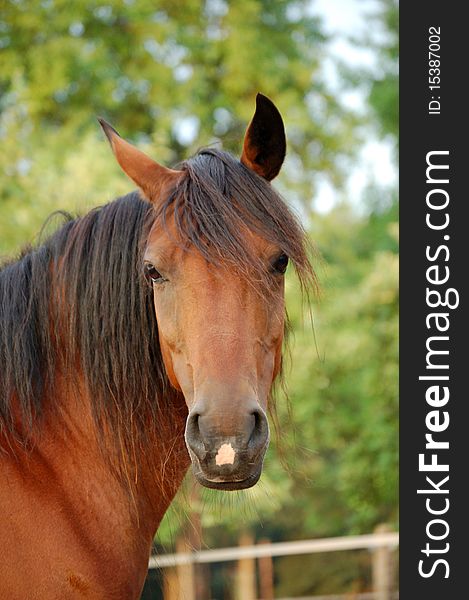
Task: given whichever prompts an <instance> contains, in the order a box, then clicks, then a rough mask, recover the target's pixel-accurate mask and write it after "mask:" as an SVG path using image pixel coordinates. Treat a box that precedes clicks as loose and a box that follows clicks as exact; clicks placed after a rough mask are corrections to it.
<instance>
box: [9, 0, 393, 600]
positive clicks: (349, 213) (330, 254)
mask: <svg viewBox="0 0 469 600" xmlns="http://www.w3.org/2000/svg"><path fill="white" fill-rule="evenodd" d="M397 61H398V7H397V2H396V1H395V0H307V1H304V0H298V1H290V0H272V1H270V0H234V1H232V2H229V1H228V0H205V1H196V0H103V1H98V0H74V1H73V2H70V1H69V0H0V173H1V186H0V257H4V256H7V255H12V254H15V253H17V252H18V251H19V249H20V248H21V247H22V246H23V245H25V244H29V243H34V242H35V241H36V240H37V237H38V233H39V231H40V228H41V225H42V223H43V222H44V220H45V219H46V217H47V215H48V214H49V213H50V212H52V211H54V210H57V209H65V210H68V211H71V212H72V213H84V212H86V211H87V210H89V209H91V208H92V207H94V206H97V205H100V204H104V203H106V202H108V201H110V200H112V199H113V198H114V197H116V196H117V195H120V194H124V193H127V192H128V191H130V190H131V189H132V185H131V184H130V183H129V181H128V180H127V179H126V178H125V176H124V175H123V174H121V172H120V170H119V168H118V167H117V165H116V163H115V160H114V158H113V156H112V154H111V152H110V151H109V148H108V144H107V143H106V141H105V140H104V139H103V135H102V133H101V132H100V130H99V127H98V125H97V121H96V116H97V115H100V116H103V117H104V118H106V120H108V121H109V122H111V123H112V124H113V125H114V126H115V127H116V128H117V129H118V131H119V132H120V133H121V135H123V136H125V137H126V138H127V139H129V140H130V141H132V142H133V143H135V144H138V146H139V147H140V148H142V149H144V150H146V151H147V152H148V153H150V154H151V155H152V156H153V157H154V158H155V159H156V160H158V161H160V162H163V163H165V164H167V165H171V164H174V163H176V162H178V161H179V160H181V159H184V158H187V157H189V156H190V155H191V154H192V153H194V152H195V151H196V150H197V149H198V148H199V147H201V146H204V145H209V144H222V145H223V147H224V148H225V149H227V150H230V151H232V152H234V153H235V154H237V155H239V154H240V151H241V145H242V140H243V135H244V131H245V128H246V125H247V123H248V121H249V119H250V118H251V116H252V114H253V111H254V101H255V95H256V93H257V92H258V91H261V92H262V93H264V94H266V95H267V96H269V97H270V98H272V99H273V101H274V102H275V103H276V105H277V106H278V108H279V109H280V112H281V113H282V115H283V118H284V121H285V126H286V132H287V138H288V155H287V159H286V162H285V166H284V168H283V170H282V173H281V175H280V176H279V178H278V180H276V181H275V182H274V185H275V186H276V187H277V189H279V190H280V191H281V193H282V194H283V195H284V197H285V198H286V200H287V201H288V202H289V203H291V205H292V206H293V207H294V209H295V210H296V211H297V213H298V214H299V215H300V218H301V219H302V222H303V223H304V224H305V227H306V228H307V230H308V232H309V233H310V235H311V238H312V240H313V241H314V244H315V246H316V248H317V249H318V257H317V258H316V260H315V263H316V269H317V272H318V275H319V279H320V283H321V295H320V298H317V299H314V301H313V303H312V315H313V321H314V323H313V326H312V325H311V320H310V316H309V309H308V306H305V304H304V303H302V302H301V298H300V294H299V290H298V287H297V285H296V282H295V279H294V276H293V274H292V273H289V274H288V278H287V305H288V311H289V315H290V319H291V322H292V330H293V331H292V335H291V340H290V342H291V352H290V358H289V360H287V368H286V374H287V384H288V390H289V401H287V399H286V398H284V397H283V396H282V394H280V395H279V399H278V412H279V419H280V426H279V431H280V435H279V436H277V439H275V437H276V436H275V435H274V436H273V438H274V439H273V441H272V444H271V448H270V449H269V452H268V455H267V459H266V463H265V470H264V474H263V476H262V479H261V482H260V484H258V485H257V486H256V487H255V488H253V489H252V490H247V491H245V492H236V493H229V494H228V493H225V494H221V493H217V492H210V491H209V490H202V489H201V488H198V487H196V486H195V485H194V484H193V482H192V481H191V479H190V477H189V478H188V480H187V481H186V483H185V485H184V487H183V489H182V490H181V493H180V494H179V496H178V498H177V500H176V501H175V502H174V504H173V506H172V507H171V509H170V511H169V512H168V514H167V515H166V517H165V520H164V522H163V524H162V526H161V528H160V530H159V532H158V535H157V538H156V540H155V552H158V553H171V552H174V551H176V550H179V551H181V549H182V550H184V551H188V550H192V549H207V548H221V547H229V546H236V545H238V544H239V543H242V544H248V545H249V544H252V543H257V542H259V541H262V540H264V541H265V540H268V541H270V542H281V541H291V540H303V539H312V538H328V537H335V536H353V535H357V534H368V533H372V532H373V531H374V530H375V529H376V528H377V527H378V528H381V529H383V524H385V525H384V529H388V530H392V531H395V530H397V525H398V504H397V500H398V442H397V439H398V437H397V436H398V423H397V414H398V398H397V384H398V371H397V360H398V355H397V335H398V255H397V252H398V238H397V219H398V208H397V176H396V163H397V126H398V114H397V105H398V88H397V78H398V66H397V64H398V63H397ZM392 556H393V559H392V561H391V562H392V564H394V563H395V558H396V556H395V551H393V555H392ZM374 558H375V553H373V552H370V551H369V550H366V549H365V550H350V551H346V552H345V551H339V552H328V553H315V554H304V555H301V556H296V555H292V556H279V557H276V558H274V559H273V560H271V561H270V562H268V563H265V562H264V563H263V566H262V565H261V564H259V565H257V567H256V565H255V564H254V566H252V565H251V567H249V566H248V567H247V571H246V572H247V573H248V574H247V575H245V577H248V578H249V577H251V587H252V586H254V588H256V590H257V591H255V592H252V594H254V596H255V595H257V597H261V598H269V597H276V598H287V597H288V598H313V597H321V598H323V597H326V598H329V597H330V598H347V599H352V598H372V597H373V598H376V599H378V597H379V600H384V599H386V600H387V599H388V598H390V597H391V595H387V596H385V595H383V596H378V595H374V596H371V595H369V593H370V592H371V590H372V589H373V585H374V584H373V577H374V574H373V560H374ZM245 566H246V565H245ZM389 568H390V569H391V570H392V574H391V576H390V577H391V579H390V581H391V583H390V584H389V585H390V586H391V587H392V589H393V590H395V588H396V587H397V583H396V575H395V564H394V566H390V567H389ZM249 569H251V575H249ZM181 573H182V572H181V570H179V571H178V570H177V569H166V570H158V569H152V570H151V571H150V574H149V578H148V581H147V584H146V587H145V590H144V593H143V596H142V597H143V598H162V597H163V594H164V597H165V598H166V599H167V598H187V600H192V599H193V598H194V599H196V600H206V599H208V598H214V599H215V598H219V599H221V598H224V599H227V600H231V599H233V600H235V599H238V600H239V599H241V600H250V598H249V597H248V596H249V595H250V594H251V592H248V591H244V592H241V591H240V587H239V581H240V577H241V578H242V577H243V575H242V574H241V571H240V564H239V563H236V561H234V562H217V563H214V564H211V565H210V566H209V565H197V566H196V567H195V568H194V569H192V571H191V574H190V577H192V584H191V585H192V587H193V588H194V589H193V591H187V589H186V590H185V591H184V590H183V589H182V587H181V585H182V584H181V582H180V581H179V579H180V577H182V576H183V575H182V574H181ZM266 573H267V575H266ZM178 578H179V579H178ZM256 581H257V583H256ZM253 582H254V583H253ZM178 585H179V588H178ZM262 586H263V587H262ZM245 589H248V588H245ZM344 594H345V595H344ZM254 596H253V597H254ZM393 597H394V596H393Z"/></svg>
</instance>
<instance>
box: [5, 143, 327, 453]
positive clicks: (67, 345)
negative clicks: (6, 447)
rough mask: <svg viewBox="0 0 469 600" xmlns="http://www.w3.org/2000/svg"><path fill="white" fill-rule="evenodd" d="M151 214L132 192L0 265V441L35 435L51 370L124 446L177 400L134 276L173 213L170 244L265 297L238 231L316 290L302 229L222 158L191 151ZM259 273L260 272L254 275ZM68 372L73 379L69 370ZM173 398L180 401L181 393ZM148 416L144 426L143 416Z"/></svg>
mask: <svg viewBox="0 0 469 600" xmlns="http://www.w3.org/2000/svg"><path fill="white" fill-rule="evenodd" d="M180 168H181V169H182V170H183V171H184V172H185V176H184V177H183V178H182V180H181V181H180V183H179V184H178V186H177V188H175V189H174V190H172V191H171V192H170V193H169V195H168V197H167V199H166V200H165V202H163V203H162V206H161V207H160V208H159V209H158V210H154V209H153V207H152V206H151V205H150V204H149V203H148V202H146V201H145V200H143V199H142V198H141V197H140V196H139V194H138V193H136V192H134V193H131V194H128V195H126V196H123V197H121V198H118V199H116V200H114V201H113V202H110V203H109V204H106V205H104V206H102V207H98V208H95V209H93V210H92V211H91V212H89V213H88V214H86V215H85V216H83V217H78V218H72V217H70V216H69V215H64V219H65V223H64V224H63V225H62V226H61V227H60V228H59V229H58V230H57V231H56V232H55V233H53V234H52V235H51V236H50V237H49V238H48V239H46V240H45V241H44V242H43V243H41V244H40V245H38V247H36V248H33V249H31V248H29V249H27V250H26V251H24V252H23V254H22V255H21V257H20V258H19V259H18V260H17V261H10V262H9V263H6V264H4V265H3V267H2V268H1V270H0V364H1V371H0V434H1V433H2V430H3V432H4V433H6V434H10V435H12V436H17V435H18V412H19V421H20V423H21V428H20V429H21V431H24V430H28V429H29V430H33V427H34V426H35V423H36V421H37V419H38V418H40V416H41V414H42V412H43V402H44V398H45V396H46V394H47V391H48V390H51V389H53V385H54V379H55V376H56V371H57V369H58V368H61V369H62V370H63V371H64V372H65V373H66V375H67V377H70V378H73V377H75V378H76V377H81V378H82V380H84V382H85V384H86V387H87V389H88V391H89V396H90V398H91V399H92V402H93V411H94V417H95V420H96V422H97V424H99V425H100V426H103V424H105V425H106V426H107V427H108V428H109V430H110V431H112V432H114V433H115V434H116V436H118V437H119V439H121V440H122V439H123V440H127V441H124V446H125V449H127V450H128V449H129V448H130V447H131V446H133V441H132V440H130V439H129V438H131V437H132V436H135V435H138V436H140V437H141V439H142V440H144V439H145V430H146V429H147V428H148V425H149V423H150V422H151V423H152V427H158V422H159V421H161V418H159V416H160V414H161V411H162V410H164V409H165V407H169V406H170V405H171V403H172V402H174V401H175V400H176V399H177V398H176V396H178V394H179V393H178V392H176V391H175V390H174V389H173V388H172V387H171V385H170V383H169V381H168V378H167V375H166V372H165V369H164V365H163V361H162V357H161V352H160V346H159V341H158V328H157V323H156V317H155V314H154V307H153V299H152V293H151V289H150V287H149V286H148V284H147V283H146V281H145V279H144V277H143V269H142V266H143V264H142V257H143V252H144V244H145V240H146V237H147V234H148V232H149V230H150V228H151V226H152V225H153V224H154V222H155V220H156V219H162V221H163V222H164V221H166V219H167V218H168V215H169V213H170V212H171V211H173V214H174V216H175V223H176V227H177V231H178V234H179V238H180V240H181V241H182V242H183V243H184V244H185V245H186V246H187V245H188V244H190V245H192V246H194V247H195V248H196V249H197V250H198V251H199V252H201V253H202V254H203V256H205V257H206V258H207V260H209V261H210V262H212V263H219V262H223V263H227V264H229V265H232V266H234V267H235V268H237V269H239V270H240V271H241V273H242V274H243V275H244V276H246V277H249V278H250V279H251V281H252V284H253V285H255V286H257V287H259V285H260V287H261V288H262V289H264V290H267V289H268V287H269V281H271V280H270V279H269V277H271V275H270V274H268V273H265V266H264V267H262V266H261V265H260V264H258V263H257V262H256V258H255V257H254V256H253V255H252V254H251V253H250V251H249V248H247V246H246V243H245V233H244V232H245V231H246V227H247V228H248V229H251V230H253V231H255V232H257V233H258V234H259V235H261V236H263V237H264V238H265V239H266V240H268V241H269V242H272V243H273V244H276V245H277V246H278V247H279V248H280V249H281V250H282V251H283V252H285V253H286V254H287V255H288V256H289V257H290V260H291V261H292V262H293V264H294V266H295V268H296V271H297V273H298V276H299V278H300V281H301V283H302V285H303V286H304V287H305V288H308V287H310V286H311V285H314V284H315V276H314V272H313V269H312V267H311V263H310V261H309V258H308V245H307V244H308V243H307V237H306V235H305V232H304V230H303V229H302V227H301V225H300V224H299V222H298V220H297V219H296V218H295V217H294V215H293V214H292V212H291V211H290V210H289V208H288V207H287V205H286V204H285V202H284V201H283V200H282V198H281V197H280V195H279V194H278V193H277V192H276V191H275V190H274V189H273V188H272V187H271V186H270V184H269V183H268V182H266V181H265V180H264V179H262V178H261V177H259V176H258V175H256V174H255V173H253V172H252V171H251V170H249V169H248V168H246V167H245V166H244V165H242V164H241V163H240V162H239V161H238V160H236V159H235V158H234V157H232V156H231V155H229V154H228V153H226V152H222V151H220V150H215V149H204V150H201V151H200V152H199V153H198V154H197V155H195V156H194V157H193V158H191V159H189V160H187V161H185V162H183V163H182V164H181V166H180ZM261 267H262V268H261ZM77 373H78V375H77ZM179 399H180V398H179ZM149 419H151V420H149Z"/></svg>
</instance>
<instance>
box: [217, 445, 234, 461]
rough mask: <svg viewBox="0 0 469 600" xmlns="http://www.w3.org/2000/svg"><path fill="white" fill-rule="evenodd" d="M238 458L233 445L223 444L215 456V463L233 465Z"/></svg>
mask: <svg viewBox="0 0 469 600" xmlns="http://www.w3.org/2000/svg"><path fill="white" fill-rule="evenodd" d="M235 456H236V452H235V450H233V446H232V445H231V444H222V445H221V446H220V448H219V450H218V452H217V455H216V456H215V462H216V464H217V465H218V466H220V465H232V464H233V463H234V460H235Z"/></svg>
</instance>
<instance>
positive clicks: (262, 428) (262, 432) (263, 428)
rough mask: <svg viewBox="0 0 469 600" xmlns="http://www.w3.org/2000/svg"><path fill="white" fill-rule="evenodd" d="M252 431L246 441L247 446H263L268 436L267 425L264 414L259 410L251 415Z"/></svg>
mask: <svg viewBox="0 0 469 600" xmlns="http://www.w3.org/2000/svg"><path fill="white" fill-rule="evenodd" d="M251 419H252V420H251V422H252V430H251V433H250V436H249V439H248V444H249V445H250V446H253V445H261V444H264V443H265V442H266V440H267V438H268V435H269V425H268V422H267V417H266V415H265V412H264V411H263V410H262V409H261V408H259V409H255V410H253V411H252V413H251Z"/></svg>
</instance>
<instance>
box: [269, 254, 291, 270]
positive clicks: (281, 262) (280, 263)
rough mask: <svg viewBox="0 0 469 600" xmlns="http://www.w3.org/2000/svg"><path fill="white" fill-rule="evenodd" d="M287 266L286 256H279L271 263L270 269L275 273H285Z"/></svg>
mask: <svg viewBox="0 0 469 600" xmlns="http://www.w3.org/2000/svg"><path fill="white" fill-rule="evenodd" d="M287 266H288V256H287V255H286V254H281V255H280V256H279V257H278V258H277V259H276V260H275V262H274V263H273V265H272V268H273V270H274V271H276V272H277V273H281V274H282V275H283V273H285V271H286V270H287Z"/></svg>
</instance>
